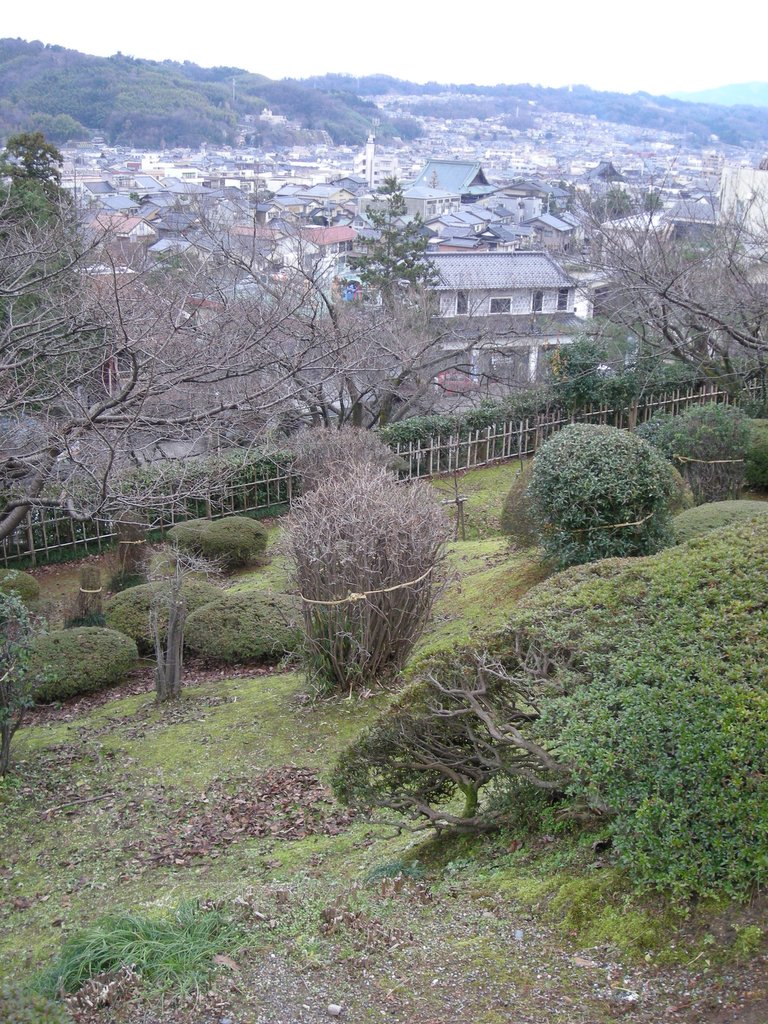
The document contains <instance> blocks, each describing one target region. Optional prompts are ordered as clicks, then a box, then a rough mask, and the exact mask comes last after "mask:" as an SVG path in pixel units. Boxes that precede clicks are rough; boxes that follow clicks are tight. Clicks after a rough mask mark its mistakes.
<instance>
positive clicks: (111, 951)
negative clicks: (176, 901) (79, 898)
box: [37, 902, 244, 996]
mask: <svg viewBox="0 0 768 1024" xmlns="http://www.w3.org/2000/svg"><path fill="white" fill-rule="evenodd" d="M243 939H244V936H243V934H242V932H241V930H240V929H239V928H238V927H237V926H236V925H235V924H234V923H233V922H232V921H231V920H230V919H229V918H228V917H227V915H226V914H225V913H224V912H223V911H221V910H216V909H213V908H211V909H207V908H206V909H204V908H202V907H200V906H198V905H197V904H195V903H191V902H190V903H183V904H181V906H179V908H178V909H177V910H175V911H164V912H159V913H156V914H154V915H143V916H140V915H138V914H116V915H114V916H111V917H106V918H103V919H102V920H101V921H98V922H97V923H96V924H94V925H92V926H91V927H90V928H86V929H84V930H83V931H81V932H77V933H76V934H74V935H72V936H71V937H70V938H68V939H67V940H66V942H65V943H64V945H63V947H62V950H61V953H60V955H59V957H58V960H57V961H56V963H55V964H54V965H53V966H52V967H50V968H49V969H48V970H47V971H45V972H44V973H43V974H42V975H40V976H39V978H38V979H37V988H38V989H39V990H40V991H41V992H42V993H44V994H45V995H49V996H52V995H55V994H56V993H58V992H65V993H72V992H77V991H78V989H80V988H82V986H83V985H84V984H85V982H86V981H88V980H89V979H90V978H94V977H96V976H97V975H100V974H104V973H106V972H108V971H117V970H119V969H120V968H121V967H123V966H124V965H125V964H130V965H131V966H132V967H133V969H134V970H135V971H136V973H137V974H140V975H141V976H142V978H145V979H146V980H147V981H150V982H155V983H157V984H158V985H161V986H167V985H174V986H176V987H178V988H180V989H181V990H182V991H185V990H187V989H190V988H195V987H196V986H198V985H199V984H200V983H202V982H203V981H204V980H205V978H206V977H207V975H208V974H210V972H211V970H212V969H213V963H214V957H215V956H216V954H217V953H221V954H229V955H230V956H231V955H232V954H234V953H236V952H237V950H238V949H240V948H241V947H242V945H243Z"/></svg>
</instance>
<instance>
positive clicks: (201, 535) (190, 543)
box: [168, 516, 267, 572]
mask: <svg viewBox="0 0 768 1024" xmlns="http://www.w3.org/2000/svg"><path fill="white" fill-rule="evenodd" d="M168 539H169V540H170V541H171V542H172V543H174V544H176V545H178V547H179V548H181V550H182V551H189V552H191V553H192V554H196V555H201V556H202V557H203V558H208V559H210V560H211V561H215V562H216V564H217V565H219V566H221V568H222V569H223V570H224V571H225V572H232V571H233V570H234V569H239V568H241V567H243V566H245V565H248V563H249V562H252V561H253V560H254V559H255V558H257V557H258V556H259V555H263V554H264V552H265V551H266V549H267V531H266V530H265V529H264V527H263V526H262V525H261V523H257V522H256V521H255V520H254V519H248V518H247V517H246V516H227V517H226V518H225V519H213V520H209V519H192V520H190V521H189V522H186V523H179V524H178V525H176V526H174V527H173V529H171V530H169V531H168Z"/></svg>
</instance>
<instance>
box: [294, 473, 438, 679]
mask: <svg viewBox="0 0 768 1024" xmlns="http://www.w3.org/2000/svg"><path fill="white" fill-rule="evenodd" d="M448 533H449V528H448V523H447V520H446V518H445V516H444V514H443V512H442V509H441V508H440V505H439V503H438V502H437V500H436V499H435V497H434V496H433V494H432V493H431V492H430V491H429V489H428V488H427V487H425V486H423V485H421V484H413V485H410V486H408V487H406V488H403V487H398V486H397V484H396V482H395V479H394V477H393V476H392V475H391V474H390V473H387V472H386V471H384V470H382V469H378V468H371V467H370V466H365V465H363V466H360V465H358V466H352V467H349V466H348V467H346V470H345V472H344V478H343V480H341V481H339V480H338V478H337V479H334V480H332V481H330V480H329V481H327V482H324V483H321V484H319V485H318V486H317V487H316V488H315V490H314V491H312V492H311V493H310V494H307V495H306V496H305V497H304V498H302V499H301V501H299V502H298V503H297V505H296V507H295V509H294V512H293V514H292V516H291V520H290V524H289V529H288V539H287V544H288V550H289V554H290V557H291V560H292V562H293V567H294V578H295V583H296V588H297V590H298V593H299V595H300V599H301V606H302V619H303V623H304V629H305V633H306V647H305V667H306V669H307V672H308V674H309V676H310V678H311V679H312V680H313V682H314V685H316V686H317V688H318V689H319V690H320V691H324V692H328V691H332V690H346V691H349V692H352V691H353V690H355V689H359V688H362V687H365V686H369V685H371V684H373V683H376V682H379V681H382V680H385V679H387V678H389V677H391V676H392V675H394V674H395V673H396V672H397V671H398V670H399V669H400V668H401V667H402V665H403V663H404V662H405V659H406V658H407V657H408V654H409V653H410V652H411V650H412V648H413V645H414V643H415V642H416V640H417V639H418V637H419V636H420V634H421V631H422V629H423V628H424V625H425V623H426V621H427V618H428V617H429V613H430V611H431V609H432V603H433V600H434V596H435V593H436V589H437V586H436V585H437V583H438V568H439V563H440V558H441V555H442V550H443V544H444V542H445V540H446V539H447V537H448Z"/></svg>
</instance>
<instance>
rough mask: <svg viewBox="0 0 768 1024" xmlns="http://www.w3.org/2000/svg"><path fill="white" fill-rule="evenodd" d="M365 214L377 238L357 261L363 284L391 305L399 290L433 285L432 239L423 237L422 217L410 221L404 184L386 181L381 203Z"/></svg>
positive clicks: (380, 192) (380, 193) (388, 179)
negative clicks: (429, 246)
mask: <svg viewBox="0 0 768 1024" xmlns="http://www.w3.org/2000/svg"><path fill="white" fill-rule="evenodd" d="M366 214H367V216H368V219H369V220H370V222H371V224H372V225H373V228H374V230H375V231H376V232H377V236H378V237H377V238H375V239H374V240H372V241H371V242H369V243H368V245H367V247H366V251H365V253H364V254H363V255H361V256H358V257H357V258H356V259H355V260H354V266H355V268H356V269H357V271H358V273H359V274H360V277H361V278H362V280H363V282H364V284H367V285H368V286H369V287H370V288H373V289H375V290H376V291H378V292H379V293H380V294H381V297H382V299H383V301H384V303H385V304H386V305H388V306H391V305H392V304H393V302H394V301H395V298H396V296H397V293H398V290H399V289H403V288H405V289H408V288H416V287H420V286H424V285H430V284H434V282H435V279H436V276H437V275H436V273H435V269H434V267H433V265H432V263H431V262H430V260H429V258H428V256H427V246H428V244H429V239H428V238H427V237H426V236H425V235H424V234H423V232H422V228H423V227H424V224H423V222H422V220H421V218H420V217H419V216H416V217H413V218H409V217H408V210H407V207H406V203H405V197H404V195H403V188H402V185H401V184H400V183H399V182H398V181H397V179H396V178H386V179H385V181H384V184H383V185H382V186H381V188H380V189H379V193H378V202H377V203H376V205H374V206H369V207H368V208H367V210H366Z"/></svg>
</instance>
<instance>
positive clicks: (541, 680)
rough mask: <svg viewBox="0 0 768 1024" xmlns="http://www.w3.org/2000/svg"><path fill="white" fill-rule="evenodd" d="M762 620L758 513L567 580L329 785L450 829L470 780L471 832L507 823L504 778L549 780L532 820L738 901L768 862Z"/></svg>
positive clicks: (766, 549)
mask: <svg viewBox="0 0 768 1024" xmlns="http://www.w3.org/2000/svg"><path fill="white" fill-rule="evenodd" d="M766 609H768V517H766V516H758V517H756V518H755V519H753V520H751V521H748V522H746V523H741V524H739V525H736V526H732V527H730V528H727V529H723V530H720V531H718V532H717V533H716V534H711V535H710V536H708V537H706V538H701V539H699V540H694V541H691V542H690V543H688V544H686V545H683V546H679V547H673V548H669V549H667V550H665V551H662V552H660V553H659V554H656V555H654V556H651V557H648V558H642V559H639V558H633V559H607V560H604V561H599V562H594V563H591V564H589V565H582V566H578V567H574V568H571V569H568V570H566V571H565V572H563V573H560V574H558V575H557V576H554V577H552V578H550V579H549V580H548V581H547V582H546V583H544V584H541V585H540V586H539V587H536V588H534V590H532V591H531V592H530V593H529V594H528V595H526V597H525V598H524V599H523V600H522V601H521V602H520V604H519V605H518V607H517V609H516V611H515V614H514V615H513V616H512V618H511V621H510V623H509V625H508V627H506V628H505V629H504V630H503V631H501V632H499V633H497V634H495V635H494V636H492V637H490V638H486V640H485V641H484V642H482V643H480V642H478V643H477V644H476V645H475V649H474V651H473V650H472V648H469V649H465V650H461V651H457V652H455V653H454V654H453V655H451V656H442V657H441V658H440V659H435V660H433V662H432V663H431V664H429V665H425V666H424V668H423V673H422V678H421V680H420V681H419V682H418V683H417V684H415V685H414V686H413V687H411V688H410V689H409V690H407V691H405V693H404V694H403V695H402V696H401V697H400V698H398V700H397V701H395V702H394V703H393V704H392V705H391V707H390V709H389V710H388V711H387V712H385V713H384V715H383V716H381V717H380V719H379V720H377V721H376V722H375V723H373V725H372V726H370V727H369V728H368V729H367V730H366V731H365V732H364V733H363V734H362V735H361V736H360V737H359V738H358V740H357V741H356V742H355V743H354V744H353V745H352V746H351V747H350V748H348V750H347V751H345V752H344V754H343V755H342V758H341V760H340V762H339V764H338V766H337V769H336V772H335V775H334V780H333V781H334V787H335V790H336V792H337V794H338V796H339V797H340V798H341V799H343V800H346V801H349V802H354V803H357V804H361V805H363V806H366V805H367V806H374V807H376V806H384V807H388V808H392V809H395V810H400V811H403V812H404V813H411V814H412V813H414V812H415V813H419V814H421V815H422V816H425V817H427V818H428V819H429V820H431V821H432V822H433V823H437V824H438V825H440V826H441V827H446V825H454V826H455V827H459V828H461V827H462V821H461V819H460V818H459V819H457V814H458V811H457V810H456V808H457V805H456V804H455V802H451V801H452V800H453V798H454V797H455V796H457V795H458V793H459V791H461V792H462V793H463V795H464V796H465V797H466V796H467V795H468V793H467V788H468V787H467V782H468V781H471V782H473V784H475V786H476V788H477V790H478V791H479V801H478V803H477V805H476V806H477V808H479V809H478V810H477V812H476V817H475V819H474V820H473V821H471V822H468V823H467V824H470V825H472V826H474V827H477V825H478V823H479V824H480V826H486V827H487V825H488V824H489V822H491V823H493V822H495V823H501V824H503V823H504V821H505V819H504V801H503V800H501V801H499V800H497V799H496V792H497V791H500V792H503V790H504V789H505V788H506V786H507V785H508V780H512V781H513V783H514V786H513V792H514V791H515V790H516V789H517V790H518V791H519V786H520V785H524V784H525V783H526V782H531V783H532V784H533V783H544V784H545V786H546V785H547V784H550V788H549V791H547V790H546V789H544V791H543V792H542V793H541V794H540V796H539V798H538V800H539V803H540V804H541V806H542V808H543V810H547V811H548V813H549V811H551V809H552V808H551V805H552V802H553V801H557V802H558V804H559V808H558V811H559V815H562V814H563V813H566V814H568V813H573V812H575V815H576V817H577V819H581V818H584V817H587V818H588V819H589V818H590V816H591V817H592V818H593V819H594V818H596V819H597V820H599V821H600V822H601V823H602V825H603V828H605V829H607V830H609V831H610V833H611V836H612V839H613V849H614V851H615V853H616V856H617V858H618V861H619V865H620V866H621V867H622V868H624V869H625V870H626V871H627V872H628V874H629V876H630V877H631V878H632V879H633V880H634V882H635V884H636V885H637V886H638V887H640V888H653V889H659V890H664V891H667V892H673V893H675V894H676V895H678V896H681V897H687V896H691V895H697V894H698V895H705V896H718V897H719V896H723V895H727V896H729V897H744V896H746V895H747V894H748V893H749V892H750V890H751V889H752V888H753V887H754V886H756V885H760V884H761V883H762V882H763V881H764V877H765V872H766V869H767V868H768V787H766V785H765V781H764V773H765V765H766V764H768V687H767V686H766V678H765V665H766V663H768V612H767V611H766ZM446 712H448V714H446ZM478 712H482V714H479V713H478ZM516 734H517V735H516ZM483 773H484V774H483ZM520 779H522V783H521V782H519V781H515V780H520ZM457 782H461V783H462V784H461V785H459V786H457V784H456V783H457ZM524 796H525V801H526V815H527V817H528V818H529V820H530V821H531V827H536V823H537V820H538V821H540V820H542V815H540V814H539V815H537V814H536V813H535V812H534V807H533V805H532V801H533V802H535V800H536V797H535V794H534V793H533V792H532V790H531V789H530V788H528V787H526V786H524ZM446 808H449V809H452V810H453V816H452V817H448V816H446ZM499 814H501V819H499V817H498V815H499ZM508 819H509V821H512V820H514V822H515V825H516V828H518V829H519V828H520V827H521V825H522V824H523V820H524V816H523V817H521V815H520V814H515V813H510V814H509V815H508Z"/></svg>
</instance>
